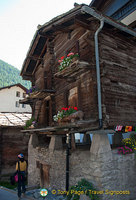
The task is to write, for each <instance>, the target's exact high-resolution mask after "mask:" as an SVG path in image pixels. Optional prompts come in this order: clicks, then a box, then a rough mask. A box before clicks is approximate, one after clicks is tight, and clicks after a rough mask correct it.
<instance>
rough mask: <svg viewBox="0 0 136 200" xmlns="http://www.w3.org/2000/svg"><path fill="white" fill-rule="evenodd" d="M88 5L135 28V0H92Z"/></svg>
mask: <svg viewBox="0 0 136 200" xmlns="http://www.w3.org/2000/svg"><path fill="white" fill-rule="evenodd" d="M90 6H91V7H95V8H96V9H97V10H99V11H100V12H102V13H104V14H105V15H107V16H109V17H112V18H113V19H115V20H118V21H120V22H122V23H124V24H125V25H129V26H130V27H132V28H133V29H136V0H123V1H122V0H93V1H92V2H91V3H90Z"/></svg>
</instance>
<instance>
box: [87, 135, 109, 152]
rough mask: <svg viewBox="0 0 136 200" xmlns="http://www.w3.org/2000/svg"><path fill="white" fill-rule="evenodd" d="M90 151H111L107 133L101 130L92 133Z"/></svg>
mask: <svg viewBox="0 0 136 200" xmlns="http://www.w3.org/2000/svg"><path fill="white" fill-rule="evenodd" d="M90 152H91V153H92V154H95V155H98V154H104V153H109V152H111V147H110V143H109V139H108V135H107V134H105V133H101V132H100V133H99V132H98V133H95V134H94V135H93V139H92V144H91V148H90Z"/></svg>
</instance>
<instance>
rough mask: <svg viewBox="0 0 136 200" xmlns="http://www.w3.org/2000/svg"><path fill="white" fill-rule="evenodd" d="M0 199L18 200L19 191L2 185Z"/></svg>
mask: <svg viewBox="0 0 136 200" xmlns="http://www.w3.org/2000/svg"><path fill="white" fill-rule="evenodd" d="M0 200H18V197H17V193H16V192H15V191H12V190H8V189H5V188H3V187H0ZM21 200H28V198H22V199H21Z"/></svg>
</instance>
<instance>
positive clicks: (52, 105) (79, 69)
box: [21, 5, 136, 131]
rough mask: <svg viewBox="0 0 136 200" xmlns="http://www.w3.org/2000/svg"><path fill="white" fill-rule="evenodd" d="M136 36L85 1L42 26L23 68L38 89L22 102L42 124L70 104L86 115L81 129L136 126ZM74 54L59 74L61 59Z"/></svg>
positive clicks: (27, 78)
mask: <svg viewBox="0 0 136 200" xmlns="http://www.w3.org/2000/svg"><path fill="white" fill-rule="evenodd" d="M102 23H103V25H102ZM100 25H101V26H103V27H100ZM99 27H100V29H101V30H99ZM96 31H98V32H100V33H99V34H98V35H96ZM135 36H136V32H135V31H134V30H131V29H130V28H128V27H126V26H124V25H122V24H120V23H118V22H116V21H113V20H112V19H110V18H108V17H106V16H103V15H102V14H101V13H98V12H96V11H94V10H93V9H92V8H90V7H88V6H86V5H81V6H77V7H75V8H74V9H72V10H70V11H69V12H67V13H65V14H63V15H60V16H58V17H56V18H54V19H53V20H51V21H49V22H48V23H46V24H44V25H43V26H39V27H38V30H37V31H36V33H35V36H34V38H33V41H32V43H31V46H30V49H29V51H28V53H27V56H26V59H25V61H24V64H23V67H22V71H21V76H22V77H23V79H26V80H30V81H31V82H32V85H33V86H35V87H36V88H38V91H36V92H34V93H33V94H31V95H30V96H29V97H28V98H27V99H25V100H23V103H30V104H31V106H32V108H33V116H34V117H35V119H36V121H37V122H38V127H42V128H45V127H48V126H55V125H56V124H55V123H54V121H53V115H55V114H56V113H57V111H58V110H61V108H62V107H65V106H68V105H70V106H77V107H78V110H81V111H82V112H83V113H84V121H82V122H80V123H79V124H78V122H77V125H76V126H77V130H78V131H80V128H81V129H82V128H85V127H86V128H87V129H90V130H91V129H96V130H97V129H99V128H102V126H103V128H106V129H107V128H113V127H114V126H116V125H119V124H122V125H128V124H130V125H135V121H136V115H135V111H136V108H135V97H136V94H135V90H136V88H135V85H136V79H135V64H136V58H135V55H136V48H135V46H136V45H135V44H136V40H135ZM96 43H97V44H96ZM69 52H74V53H78V54H79V60H78V61H75V62H74V63H72V65H70V66H69V67H68V68H66V69H65V70H63V71H61V72H58V65H59V63H58V60H59V59H60V57H61V56H65V55H67V54H68V53H69ZM82 131H83V130H82Z"/></svg>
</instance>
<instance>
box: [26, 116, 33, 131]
mask: <svg viewBox="0 0 136 200" xmlns="http://www.w3.org/2000/svg"><path fill="white" fill-rule="evenodd" d="M35 124H36V121H35V119H34V118H33V117H32V118H31V119H29V120H27V121H26V124H25V126H24V129H28V128H29V127H30V126H31V125H35Z"/></svg>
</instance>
